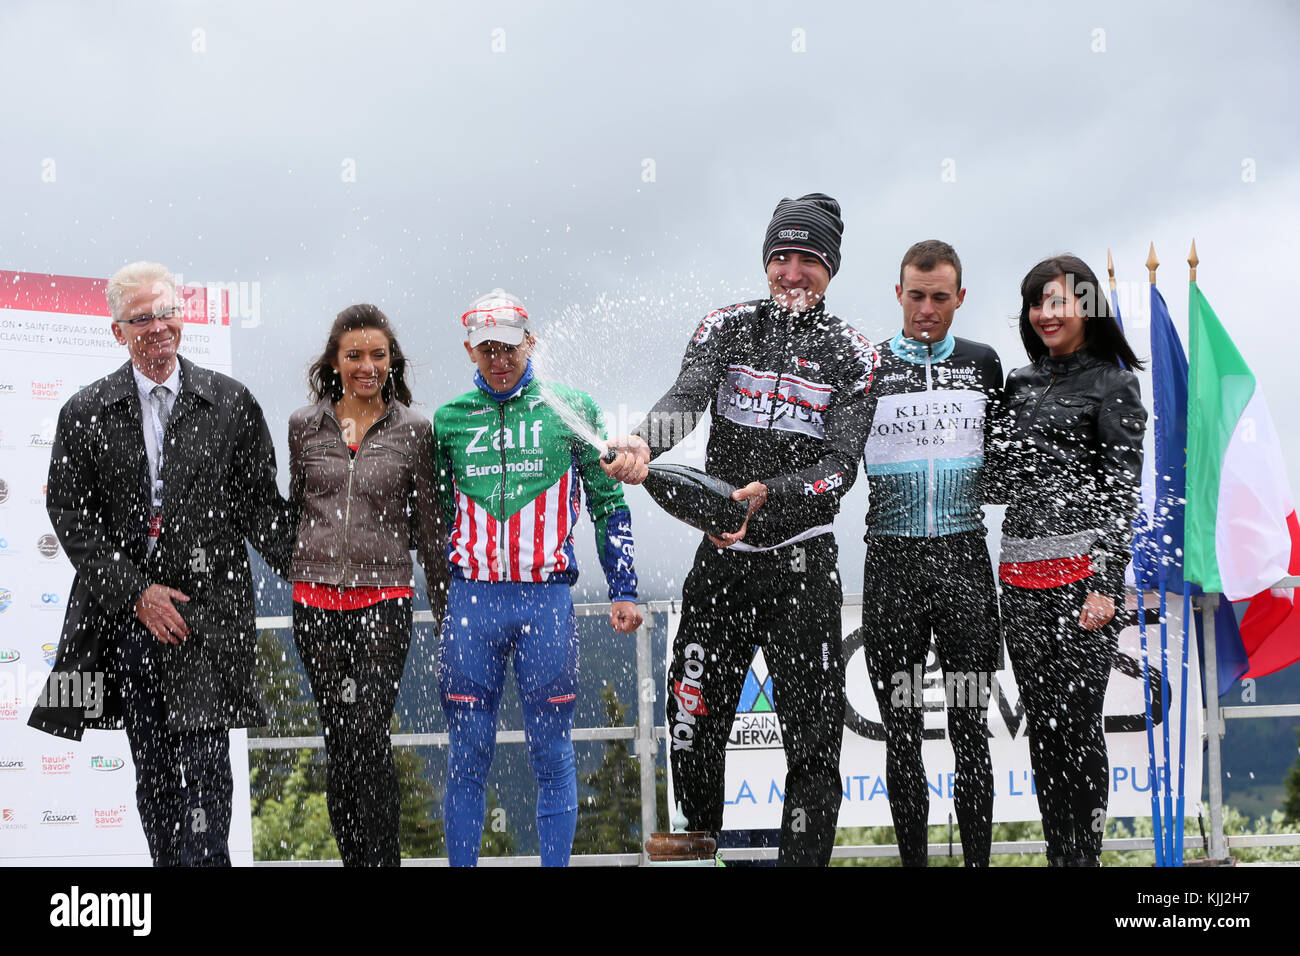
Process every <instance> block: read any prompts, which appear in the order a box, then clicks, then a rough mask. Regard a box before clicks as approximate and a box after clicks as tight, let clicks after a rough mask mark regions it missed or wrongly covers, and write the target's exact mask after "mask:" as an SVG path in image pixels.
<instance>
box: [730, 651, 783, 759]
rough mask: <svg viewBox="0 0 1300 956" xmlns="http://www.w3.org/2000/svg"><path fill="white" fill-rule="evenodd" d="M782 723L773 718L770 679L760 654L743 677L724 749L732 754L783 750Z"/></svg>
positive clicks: (774, 709)
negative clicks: (736, 751)
mask: <svg viewBox="0 0 1300 956" xmlns="http://www.w3.org/2000/svg"><path fill="white" fill-rule="evenodd" d="M782 745H783V744H782V741H781V721H780V719H779V718H778V717H777V716H776V706H775V697H774V695H773V692H772V675H771V674H769V673H768V672H767V662H766V661H764V660H763V655H762V654H761V653H759V654H755V655H754V660H753V663H751V664H750V666H749V673H748V674H746V675H745V683H744V686H742V687H741V690H740V702H739V703H738V704H737V705H736V717H735V720H733V721H732V723H731V736H730V737H728V738H727V746H728V748H730V749H732V750H773V749H775V750H779V749H781V747H782Z"/></svg>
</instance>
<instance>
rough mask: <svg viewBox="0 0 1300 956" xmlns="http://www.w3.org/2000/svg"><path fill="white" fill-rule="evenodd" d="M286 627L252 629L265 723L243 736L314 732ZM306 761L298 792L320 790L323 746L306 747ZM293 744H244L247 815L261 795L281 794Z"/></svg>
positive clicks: (295, 758)
mask: <svg viewBox="0 0 1300 956" xmlns="http://www.w3.org/2000/svg"><path fill="white" fill-rule="evenodd" d="M288 633H289V632H288V631H284V632H279V631H272V630H264V631H262V632H261V633H260V634H258V635H257V689H258V695H259V696H260V697H261V698H262V702H263V703H264V704H265V705H266V714H267V724H266V726H265V727H256V728H252V729H250V730H249V731H248V736H249V738H250V739H251V738H259V737H309V736H315V735H317V734H319V733H320V726H319V723H318V721H317V717H316V707H315V705H314V704H313V703H312V700H311V697H310V696H309V695H308V693H307V688H306V686H305V682H304V681H303V679H302V674H301V672H300V671H299V670H298V669H297V668H296V667H294V665H293V662H292V661H291V659H290V657H289V655H290V654H294V655H296V654H297V651H296V650H292V649H291V648H290V647H289V645H290V644H291V643H292V638H291V637H285V636H282V634H283V635H287V634H288ZM306 753H307V754H308V756H309V761H308V764H307V766H306V768H305V769H304V770H303V771H302V773H303V775H304V779H303V781H302V782H301V792H322V793H323V792H324V790H325V755H324V751H315V752H313V751H306ZM299 758H300V753H299V752H298V751H295V750H250V751H249V754H248V766H249V771H250V772H249V785H250V791H251V797H252V804H253V816H257V815H258V814H259V813H260V812H261V808H262V804H263V802H264V801H265V800H267V799H274V800H277V801H279V800H282V799H283V797H284V786H285V782H286V781H287V780H288V778H289V776H290V774H292V773H293V772H294V771H295V770H296V769H297V768H298V764H299Z"/></svg>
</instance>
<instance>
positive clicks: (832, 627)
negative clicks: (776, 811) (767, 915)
mask: <svg viewBox="0 0 1300 956" xmlns="http://www.w3.org/2000/svg"><path fill="white" fill-rule="evenodd" d="M837 557H838V549H837V548H836V546H835V539H834V538H833V537H832V536H831V535H829V534H824V535H820V536H818V537H816V538H813V539H810V540H808V541H805V542H802V543H800V544H798V545H789V546H786V547H784V548H779V549H776V550H774V551H760V552H743V551H734V550H724V551H720V550H719V549H717V548H715V547H714V546H713V545H712V544H710V543H709V542H707V541H705V542H704V543H703V544H701V545H700V548H699V550H698V551H697V552H696V554H695V564H694V565H693V566H692V568H691V572H690V574H689V575H688V576H687V578H686V583H685V585H684V587H683V591H682V619H681V624H680V626H679V627H678V630H677V636H676V639H675V640H674V642H673V660H672V663H671V665H670V666H669V670H668V713H667V720H668V731H669V746H670V750H669V753H670V757H671V761H672V772H673V788H674V795H675V797H676V799H677V800H679V801H680V802H681V804H682V808H683V811H684V813H685V815H686V818H687V820H689V821H690V826H691V828H692V829H697V830H713V831H715V832H716V831H718V830H720V829H722V812H723V806H724V803H725V800H726V794H725V787H726V780H725V776H724V772H725V769H726V746H727V738H728V737H729V736H730V733H731V727H732V722H733V720H734V718H735V714H736V705H737V703H738V702H739V699H740V692H741V689H742V687H743V684H744V681H745V675H746V674H747V673H748V671H749V665H750V662H751V661H752V660H753V656H754V647H755V645H758V646H761V647H762V648H763V657H764V659H765V660H766V661H767V667H768V672H769V673H770V674H771V677H772V690H773V696H774V698H775V700H774V701H773V703H774V704H775V706H776V710H777V713H778V716H779V719H780V723H781V737H782V740H783V742H784V744H785V757H786V766H787V771H786V778H785V788H784V789H785V803H784V808H783V810H782V814H781V848H780V855H779V862H780V864H781V865H783V866H825V865H826V864H827V863H828V862H829V861H830V856H831V849H832V847H833V846H834V843H835V821H836V818H837V817H838V815H839V806H840V799H841V796H842V793H843V787H842V785H841V781H840V743H841V741H842V740H843V733H844V663H843V658H842V654H841V643H842V638H841V633H840V631H841V628H840V606H841V603H842V601H843V594H842V591H841V588H840V579H839V573H838V572H837V570H836V559H837Z"/></svg>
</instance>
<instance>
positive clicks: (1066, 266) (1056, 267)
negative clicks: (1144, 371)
mask: <svg viewBox="0 0 1300 956" xmlns="http://www.w3.org/2000/svg"><path fill="white" fill-rule="evenodd" d="M1058 279H1060V280H1064V281H1065V282H1067V283H1070V285H1071V288H1070V291H1071V292H1072V293H1073V294H1074V296H1075V298H1076V299H1077V300H1078V303H1079V308H1080V311H1082V312H1083V315H1084V318H1085V319H1086V321H1085V322H1084V323H1083V347H1084V349H1085V350H1087V351H1088V352H1089V353H1090V354H1091V355H1094V356H1096V357H1097V358H1099V359H1102V360H1103V361H1106V362H1110V363H1111V364H1112V365H1118V366H1120V367H1121V368H1127V369H1133V370H1140V369H1141V368H1142V362H1141V360H1140V359H1138V357H1137V355H1136V354H1135V353H1134V352H1133V347H1132V346H1131V345H1129V344H1128V339H1126V338H1124V330H1123V329H1121V328H1120V327H1119V323H1118V322H1116V321H1115V315H1114V313H1113V312H1111V310H1110V299H1109V298H1108V297H1107V295H1106V293H1105V291H1104V290H1103V289H1102V287H1101V283H1100V282H1099V281H1097V275H1096V273H1094V272H1093V271H1092V270H1091V269H1089V268H1088V264H1087V263H1086V262H1084V261H1083V260H1082V259H1080V258H1079V257H1078V256H1072V255H1062V256H1053V257H1052V258H1050V259H1044V260H1043V261H1042V262H1040V263H1038V265H1036V266H1034V267H1033V268H1032V269H1030V270H1029V274H1028V275H1026V276H1025V278H1024V281H1022V282H1021V283H1020V341H1021V342H1023V343H1024V345H1025V352H1026V353H1028V355H1029V358H1030V360H1031V361H1034V362H1037V361H1038V360H1039V359H1040V358H1042V357H1043V356H1044V355H1047V346H1046V345H1044V344H1043V340H1042V339H1040V338H1039V337H1038V333H1037V332H1036V331H1035V330H1034V326H1033V324H1032V323H1031V322H1030V321H1029V310H1030V308H1031V307H1033V306H1035V305H1038V304H1040V303H1041V302H1042V301H1043V287H1044V286H1046V285H1047V284H1048V283H1049V282H1054V281H1056V280H1058Z"/></svg>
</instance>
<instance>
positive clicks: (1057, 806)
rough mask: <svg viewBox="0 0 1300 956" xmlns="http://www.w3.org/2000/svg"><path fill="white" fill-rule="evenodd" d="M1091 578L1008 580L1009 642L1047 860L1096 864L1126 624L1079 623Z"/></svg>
mask: <svg viewBox="0 0 1300 956" xmlns="http://www.w3.org/2000/svg"><path fill="white" fill-rule="evenodd" d="M1090 590H1092V587H1091V585H1090V582H1089V579H1086V578H1085V579H1084V580H1082V581H1076V582H1074V583H1073V584H1065V585H1062V586H1060V587H1055V588H1043V589H1035V588H1018V587H1014V586H1012V585H1009V584H1004V585H1003V586H1002V611H1003V615H1004V620H1005V626H1006V635H1007V650H1008V652H1009V653H1010V655H1011V664H1012V667H1013V668H1014V670H1015V675H1016V685H1017V687H1018V688H1019V690H1020V700H1021V701H1022V702H1023V704H1024V707H1025V716H1026V718H1027V720H1028V725H1029V756H1030V760H1031V762H1032V765H1033V769H1034V785H1035V787H1036V788H1037V790H1038V809H1039V811H1040V813H1041V814H1042V818H1043V837H1044V839H1045V840H1046V842H1047V857H1048V860H1049V861H1052V862H1055V863H1058V864H1061V865H1071V864H1077V863H1085V864H1089V863H1090V864H1095V863H1096V862H1097V860H1098V859H1100V857H1101V839H1102V832H1103V830H1104V829H1105V826H1106V806H1107V798H1108V796H1109V792H1110V780H1109V778H1110V761H1109V759H1108V758H1107V755H1106V738H1105V734H1104V733H1103V727H1102V703H1103V701H1104V700H1105V697H1106V684H1107V682H1108V681H1109V680H1110V671H1111V667H1112V665H1113V664H1114V662H1115V653H1116V650H1117V648H1118V647H1119V632H1120V630H1121V629H1122V628H1123V624H1122V622H1121V618H1122V617H1123V616H1124V615H1123V611H1122V607H1121V611H1120V613H1119V614H1117V615H1116V616H1115V617H1114V618H1112V619H1111V620H1110V622H1109V623H1108V624H1107V625H1106V626H1105V627H1103V628H1101V629H1100V630H1097V631H1085V630H1084V629H1083V628H1082V627H1080V626H1079V611H1080V609H1081V608H1082V607H1083V602H1084V599H1085V598H1086V597H1087V594H1088V592H1089V591H1090Z"/></svg>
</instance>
